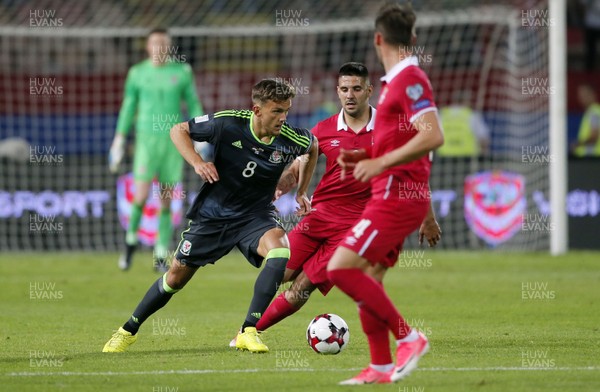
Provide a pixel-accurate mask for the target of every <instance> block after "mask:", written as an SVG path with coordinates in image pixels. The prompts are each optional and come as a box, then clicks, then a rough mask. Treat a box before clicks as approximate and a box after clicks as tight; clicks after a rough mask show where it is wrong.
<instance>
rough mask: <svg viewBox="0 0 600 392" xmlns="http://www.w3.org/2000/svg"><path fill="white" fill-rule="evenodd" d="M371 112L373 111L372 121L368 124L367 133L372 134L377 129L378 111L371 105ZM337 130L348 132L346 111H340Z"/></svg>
mask: <svg viewBox="0 0 600 392" xmlns="http://www.w3.org/2000/svg"><path fill="white" fill-rule="evenodd" d="M369 110H370V111H371V119H370V120H369V122H368V123H367V132H371V131H372V130H373V129H375V114H376V113H377V110H376V109H375V108H374V107H373V106H371V105H369ZM337 130H338V131H347V130H348V124H346V121H344V109H343V108H342V110H341V111H340V114H338V121H337Z"/></svg>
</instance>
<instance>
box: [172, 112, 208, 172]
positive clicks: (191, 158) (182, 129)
mask: <svg viewBox="0 0 600 392" xmlns="http://www.w3.org/2000/svg"><path fill="white" fill-rule="evenodd" d="M171 140H172V141H173V144H174V145H175V147H176V148H177V150H178V151H179V153H180V154H181V156H183V159H185V160H186V162H187V163H189V164H190V165H192V167H193V168H194V171H195V172H196V174H198V175H199V176H200V177H201V178H202V179H203V180H204V181H207V182H209V183H211V184H212V183H213V182H215V181H219V174H218V173H217V168H216V167H215V165H214V164H213V163H212V162H205V161H204V160H203V159H202V157H201V156H200V154H198V153H197V152H196V150H194V143H193V141H192V138H191V137H190V126H189V124H188V123H187V122H182V123H179V124H175V125H174V126H173V128H171Z"/></svg>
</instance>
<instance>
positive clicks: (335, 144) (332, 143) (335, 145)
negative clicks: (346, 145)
mask: <svg viewBox="0 0 600 392" xmlns="http://www.w3.org/2000/svg"><path fill="white" fill-rule="evenodd" d="M339 146H340V141H339V140H337V139H335V140H332V141H331V147H339Z"/></svg>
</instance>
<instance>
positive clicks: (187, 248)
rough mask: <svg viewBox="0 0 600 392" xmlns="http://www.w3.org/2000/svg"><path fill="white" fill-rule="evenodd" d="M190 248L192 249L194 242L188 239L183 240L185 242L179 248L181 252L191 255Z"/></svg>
mask: <svg viewBox="0 0 600 392" xmlns="http://www.w3.org/2000/svg"><path fill="white" fill-rule="evenodd" d="M190 250H192V243H191V242H190V241H188V240H185V241H183V244H181V248H180V249H179V251H180V252H181V254H182V255H186V256H189V255H190Z"/></svg>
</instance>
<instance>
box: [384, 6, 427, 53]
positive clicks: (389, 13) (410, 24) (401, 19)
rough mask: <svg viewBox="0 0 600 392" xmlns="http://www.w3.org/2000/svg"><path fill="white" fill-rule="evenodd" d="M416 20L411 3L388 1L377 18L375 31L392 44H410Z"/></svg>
mask: <svg viewBox="0 0 600 392" xmlns="http://www.w3.org/2000/svg"><path fill="white" fill-rule="evenodd" d="M416 20H417V15H416V14H415V12H414V11H413V9H412V5H411V4H410V3H405V4H396V3H386V4H384V5H383V7H381V9H380V10H379V12H378V13H377V17H376V18H375V31H377V32H379V33H381V35H382V36H383V40H384V41H385V42H386V43H388V44H390V45H404V46H410V44H411V39H412V36H413V28H414V26H415V21H416Z"/></svg>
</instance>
